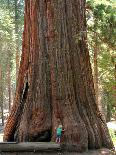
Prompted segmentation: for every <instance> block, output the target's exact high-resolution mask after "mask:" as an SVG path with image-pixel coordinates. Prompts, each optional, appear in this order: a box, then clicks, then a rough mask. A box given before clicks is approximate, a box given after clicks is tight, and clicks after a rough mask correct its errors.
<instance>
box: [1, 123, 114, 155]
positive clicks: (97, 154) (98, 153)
mask: <svg viewBox="0 0 116 155" xmlns="http://www.w3.org/2000/svg"><path fill="white" fill-rule="evenodd" d="M107 126H108V128H109V129H113V130H115V131H116V121H113V122H109V123H108V124H107ZM3 129H4V127H3V126H0V142H3ZM114 145H115V150H116V144H114ZM0 155H116V152H115V153H113V152H110V151H109V150H108V149H100V150H95V151H94V150H91V151H88V152H85V153H75V152H73V153H71V152H48V153H45V152H41V153H40V152H16V153H15V152H14V153H5V152H2V153H0Z"/></svg>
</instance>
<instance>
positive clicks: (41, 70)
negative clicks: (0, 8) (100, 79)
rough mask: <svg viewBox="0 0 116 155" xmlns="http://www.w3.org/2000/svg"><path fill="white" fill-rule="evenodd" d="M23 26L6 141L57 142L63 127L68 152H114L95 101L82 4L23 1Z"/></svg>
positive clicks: (34, 0) (69, 1)
mask: <svg viewBox="0 0 116 155" xmlns="http://www.w3.org/2000/svg"><path fill="white" fill-rule="evenodd" d="M24 25H25V26H24V34H23V51H22V59H21V65H20V70H19V76H18V83H17V90H16V96H15V100H14V105H13V108H12V111H11V114H10V116H9V119H8V122H7V124H6V127H5V131H4V133H5V135H4V140H5V141H15V140H18V141H50V140H51V139H52V140H55V136H56V135H55V127H57V126H58V124H59V123H62V124H63V127H64V128H65V130H66V131H65V133H64V134H63V137H62V141H63V142H64V144H65V145H64V146H66V148H67V149H68V148H70V149H71V148H72V149H73V150H76V151H84V150H86V149H88V148H100V147H103V146H104V147H108V148H112V147H113V144H112V142H111V139H110V136H109V133H108V129H107V127H106V124H105V122H104V121H103V120H102V118H101V115H100V113H99V110H98V107H97V104H96V101H95V91H94V85H93V78H92V71H91V65H90V58H89V52H88V48H87V44H86V39H87V36H86V21H85V1H84V0H78V1H75V0H62V1H57V0H46V1H43V0H39V1H36V0H33V1H32V0H26V1H25V23H24ZM69 146H70V147H69Z"/></svg>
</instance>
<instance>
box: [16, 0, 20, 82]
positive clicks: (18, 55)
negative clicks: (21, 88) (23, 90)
mask: <svg viewBox="0 0 116 155" xmlns="http://www.w3.org/2000/svg"><path fill="white" fill-rule="evenodd" d="M18 14H19V12H18V0H15V35H16V81H17V78H18V72H19V57H20V53H19V45H18V29H19V26H18V24H19V22H18V20H19V19H18V16H19V15H18Z"/></svg>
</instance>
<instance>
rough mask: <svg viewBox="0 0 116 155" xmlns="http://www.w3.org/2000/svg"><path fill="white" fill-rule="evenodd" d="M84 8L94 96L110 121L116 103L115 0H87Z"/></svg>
mask: <svg viewBox="0 0 116 155" xmlns="http://www.w3.org/2000/svg"><path fill="white" fill-rule="evenodd" d="M86 9H87V20H88V39H89V49H90V55H91V58H92V61H91V62H92V66H93V75H94V85H95V90H96V98H97V102H98V105H99V108H100V111H102V112H103V113H105V115H106V120H107V121H110V119H111V117H112V115H113V113H114V110H113V109H114V108H113V107H114V104H115V98H114V97H113V96H114V95H113V94H114V89H113V85H115V78H114V77H113V74H114V73H113V72H114V66H113V65H112V62H111V57H112V55H114V53H115V41H114V40H115V24H116V20H115V2H114V1H107V0H100V1H99V0H94V1H91V0H88V1H87V6H86ZM106 94H107V95H108V96H107V95H106ZM109 96H110V97H109ZM100 98H101V99H100ZM104 99H105V100H104ZM106 100H107V102H106ZM101 103H102V104H101ZM109 114H110V115H109Z"/></svg>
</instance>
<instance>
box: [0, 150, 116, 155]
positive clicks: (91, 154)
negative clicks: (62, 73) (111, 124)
mask: <svg viewBox="0 0 116 155" xmlns="http://www.w3.org/2000/svg"><path fill="white" fill-rule="evenodd" d="M0 155H116V152H111V151H109V150H108V149H100V150H95V151H88V152H84V153H77V152H60V151H59V152H48V153H44V152H41V153H40V152H15V153H7V152H1V153H0Z"/></svg>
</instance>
